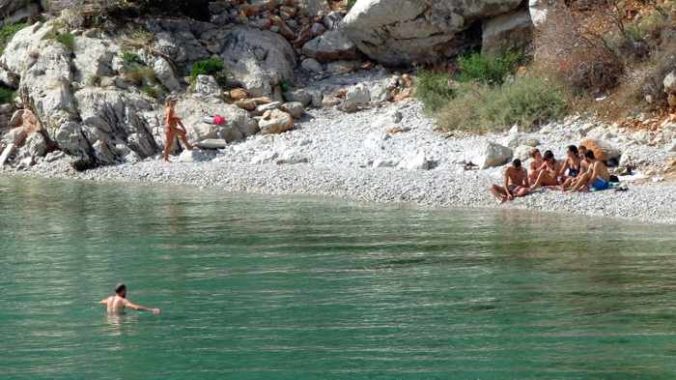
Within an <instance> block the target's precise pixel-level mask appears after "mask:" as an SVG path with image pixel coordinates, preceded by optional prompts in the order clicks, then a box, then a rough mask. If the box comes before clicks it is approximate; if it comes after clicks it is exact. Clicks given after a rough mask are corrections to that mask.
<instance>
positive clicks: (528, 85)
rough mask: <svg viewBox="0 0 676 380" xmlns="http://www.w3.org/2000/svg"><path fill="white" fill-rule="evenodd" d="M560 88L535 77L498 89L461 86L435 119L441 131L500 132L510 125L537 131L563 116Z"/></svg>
mask: <svg viewBox="0 0 676 380" xmlns="http://www.w3.org/2000/svg"><path fill="white" fill-rule="evenodd" d="M566 108H567V105H566V98H565V95H564V92H563V90H562V89H561V87H560V86H559V85H557V84H555V83H553V82H551V81H546V80H543V79H540V78H536V77H530V76H527V77H519V78H516V79H515V80H514V81H512V82H509V83H505V84H503V85H502V86H489V85H486V84H481V83H465V84H463V85H462V86H460V88H459V89H458V94H457V96H456V97H455V98H454V99H453V100H451V101H450V102H449V103H448V104H447V105H446V106H445V107H444V108H443V109H441V111H440V112H439V114H438V115H437V118H438V126H439V128H441V129H443V130H472V131H477V132H486V131H490V130H500V129H504V128H507V127H509V126H511V125H513V124H519V125H520V126H522V127H524V128H533V127H537V126H539V125H541V124H543V123H546V122H548V121H551V120H556V119H558V118H560V117H562V116H563V115H564V114H565V111H566Z"/></svg>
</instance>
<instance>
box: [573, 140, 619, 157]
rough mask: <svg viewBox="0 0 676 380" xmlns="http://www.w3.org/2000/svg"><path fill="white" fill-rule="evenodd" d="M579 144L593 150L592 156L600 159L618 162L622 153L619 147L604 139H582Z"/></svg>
mask: <svg viewBox="0 0 676 380" xmlns="http://www.w3.org/2000/svg"><path fill="white" fill-rule="evenodd" d="M580 145H582V146H584V147H585V148H587V149H588V150H591V151H592V152H594V157H595V158H596V159H597V160H601V161H617V162H619V160H620V156H621V155H622V152H620V150H619V149H617V148H615V147H614V146H613V145H612V144H610V143H609V142H608V141H604V140H598V139H584V140H582V141H580Z"/></svg>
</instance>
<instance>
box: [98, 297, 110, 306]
mask: <svg viewBox="0 0 676 380" xmlns="http://www.w3.org/2000/svg"><path fill="white" fill-rule="evenodd" d="M99 304H101V305H108V297H106V298H104V299H102V300H101V301H99Z"/></svg>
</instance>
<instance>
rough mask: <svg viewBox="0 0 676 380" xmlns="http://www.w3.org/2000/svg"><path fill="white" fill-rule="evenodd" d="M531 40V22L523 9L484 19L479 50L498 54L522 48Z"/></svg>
mask: <svg viewBox="0 0 676 380" xmlns="http://www.w3.org/2000/svg"><path fill="white" fill-rule="evenodd" d="M532 40H533V22H532V21H531V18H530V13H528V10H525V9H524V10H520V11H517V12H513V13H507V14H504V15H500V16H498V17H495V18H492V19H490V20H487V21H484V23H483V36H482V42H481V52H482V53H483V54H486V55H500V54H501V53H504V52H506V51H509V50H523V49H525V48H526V47H527V46H528V45H529V44H530V43H531V41H532Z"/></svg>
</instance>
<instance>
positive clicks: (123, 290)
mask: <svg viewBox="0 0 676 380" xmlns="http://www.w3.org/2000/svg"><path fill="white" fill-rule="evenodd" d="M115 294H117V295H118V296H120V297H122V298H125V297H127V285H125V284H117V285H116V286H115Z"/></svg>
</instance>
